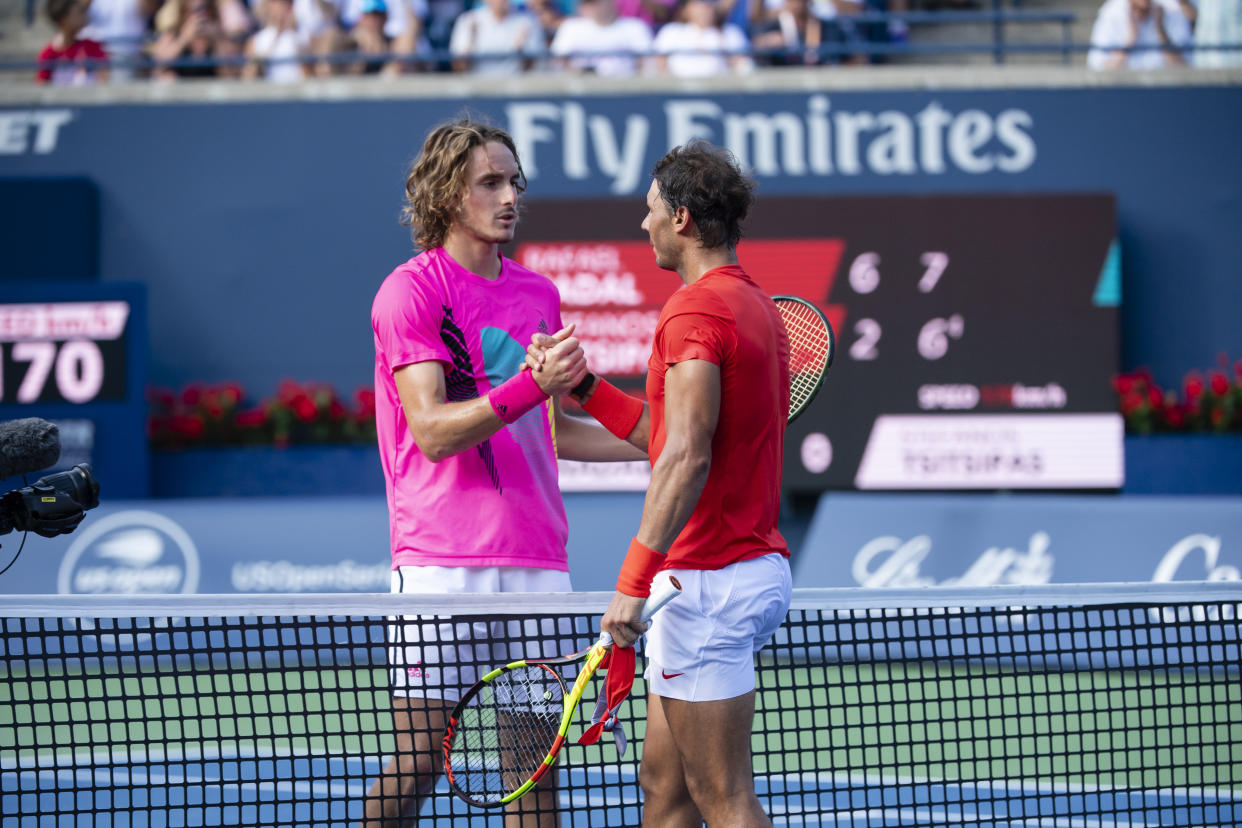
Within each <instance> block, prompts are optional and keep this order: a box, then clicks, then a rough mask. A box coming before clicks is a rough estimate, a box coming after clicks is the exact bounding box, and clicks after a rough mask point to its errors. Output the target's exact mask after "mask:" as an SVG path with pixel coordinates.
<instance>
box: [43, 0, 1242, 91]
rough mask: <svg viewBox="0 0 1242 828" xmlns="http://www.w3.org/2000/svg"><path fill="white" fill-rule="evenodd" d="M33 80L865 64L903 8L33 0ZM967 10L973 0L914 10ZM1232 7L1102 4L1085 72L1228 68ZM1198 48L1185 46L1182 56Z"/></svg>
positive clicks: (654, 1)
mask: <svg viewBox="0 0 1242 828" xmlns="http://www.w3.org/2000/svg"><path fill="white" fill-rule="evenodd" d="M45 1H46V10H47V15H48V17H49V18H50V19H51V21H52V23H53V24H54V26H55V29H56V34H55V36H54V37H53V39H52V41H51V42H50V43H48V45H47V46H46V47H45V48H44V50H43V51H42V52H41V53H40V55H39V58H38V61H39V68H38V71H37V75H36V78H37V80H38V81H39V82H42V83H53V84H60V85H81V84H90V83H99V82H103V81H106V80H113V81H116V80H129V79H135V78H148V77H149V78H154V79H156V80H158V81H177V80H184V79H192V78H243V79H256V78H264V79H266V80H267V81H269V82H272V83H293V82H297V81H299V80H301V79H303V78H305V77H310V76H317V77H323V76H332V75H350V74H354V75H360V74H382V75H401V74H406V73H414V72H462V73H475V74H483V75H514V74H517V73H521V72H531V71H550V72H577V73H593V74H597V75H607V76H613V77H624V76H629V75H635V74H671V75H676V76H681V77H702V76H711V75H720V74H726V73H740V72H746V71H749V70H750V69H752V68H753V67H754V66H756V65H760V66H764V65H766V66H794V65H801V66H805V65H815V64H847V65H856V64H866V63H871V62H875V61H877V60H878V59H879V58H877V57H876V56H875V50H874V49H871V48H868V47H869V45H870V44H873V43H876V42H881V41H898V42H900V41H903V40H904V39H905V38H906V37H907V31H906V28H905V25H904V21H903V19H902V18H901V17H900V16H898V17H889V18H887V19H884V18H883V16H879V17H878V19H879V20H880V22H878V23H877V22H876V21H877V15H876V14H874V12H883V11H888V12H892V13H894V14H897V15H900V14H901V13H902V12H906V11H909V9H910V6H909V2H910V0H45ZM924 2H925V3H926V2H948V3H949V4H950V5H951V6H956V7H959V8H961V7H968V6H970V5H973V4H975V3H976V2H977V0H924ZM1240 42H1242V0H1104V1H1103V4H1102V6H1101V7H1100V9H1099V12H1098V16H1097V18H1096V21H1095V24H1094V27H1093V30H1092V34H1091V51H1090V52H1089V53H1088V55H1087V65H1088V66H1090V67H1091V68H1093V69H1111V68H1131V69H1155V68H1161V67H1165V66H1177V65H1187V64H1190V63H1196V64H1198V65H1202V66H1225V65H1234V66H1237V65H1242V49H1239V48H1233V49H1218V50H1212V49H1210V48H1208V49H1204V48H1203V47H1204V45H1205V44H1206V45H1208V46H1210V45H1211V44H1213V43H1216V44H1221V43H1224V44H1235V46H1236V44H1239V43H1240ZM1196 45H1198V46H1199V47H1200V48H1199V49H1197V50H1196V49H1193V48H1192V47H1193V46H1196Z"/></svg>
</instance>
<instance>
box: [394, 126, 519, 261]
mask: <svg viewBox="0 0 1242 828" xmlns="http://www.w3.org/2000/svg"><path fill="white" fill-rule="evenodd" d="M491 143H499V144H503V145H504V146H506V147H508V148H509V151H510V152H512V153H513V160H514V161H516V162H517V168H518V175H519V176H521V183H520V184H519V185H518V191H519V192H521V191H523V190H525V189H526V173H525V172H523V171H522V162H521V160H520V159H519V158H518V153H517V147H516V146H514V143H513V138H512V137H510V136H509V133H507V132H505V131H504V130H502V129H500V128H498V127H494V126H491V125H490V124H485V123H481V122H479V121H473V120H470V119H468V118H466V119H462V120H458V121H452V122H450V123H447V124H441V125H440V126H438V127H436V128H435V129H433V130H432V131H431V132H430V133H429V134H428V135H427V140H426V141H424V142H423V148H422V150H421V151H420V152H419V154H418V157H417V158H415V159H414V163H413V164H412V165H411V166H410V174H409V175H408V176H407V177H406V179H405V207H404V208H403V209H402V211H401V220H402V223H403V224H408V225H410V235H411V236H413V238H414V244H415V245H417V246H418V248H419V249H421V250H431V249H433V248H436V247H440V246H442V245H443V244H444V237H445V236H447V235H448V231H449V228H450V227H452V226H453V220H454V218H455V217H456V216H457V214H458V212H459V211H460V209H461V202H462V197H463V195H464V194H465V191H466V170H467V168H468V167H469V164H470V153H471V152H472V151H473V150H474V148H475V147H481V146H484V145H486V144H491Z"/></svg>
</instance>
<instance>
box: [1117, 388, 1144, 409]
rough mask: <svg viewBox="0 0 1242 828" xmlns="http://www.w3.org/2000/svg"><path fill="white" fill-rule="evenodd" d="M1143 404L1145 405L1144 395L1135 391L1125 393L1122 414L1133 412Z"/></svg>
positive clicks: (1122, 399) (1122, 398)
mask: <svg viewBox="0 0 1242 828" xmlns="http://www.w3.org/2000/svg"><path fill="white" fill-rule="evenodd" d="M1141 405H1143V396H1142V395H1141V394H1139V393H1137V392H1135V391H1131V392H1130V393H1128V394H1123V395H1122V397H1121V413H1122V414H1132V413H1134V411H1135V410H1136V409H1138V408H1139V407H1140V406H1141Z"/></svg>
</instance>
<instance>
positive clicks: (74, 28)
mask: <svg viewBox="0 0 1242 828" xmlns="http://www.w3.org/2000/svg"><path fill="white" fill-rule="evenodd" d="M90 5H91V0H48V3H47V16H48V17H49V18H50V19H51V21H52V25H54V26H55V27H56V34H55V36H53V37H52V39H51V41H50V42H49V43H48V44H47V45H46V46H44V47H43V51H41V52H39V71H38V73H37V74H36V75H35V80H36V81H37V82H39V83H51V84H55V85H56V86H86V85H88V84H94V83H98V82H101V81H106V80H107V79H108V67H107V66H105V65H104V62H105V61H107V59H108V53H107V51H106V50H105V49H104V47H103V44H102V43H100V42H98V41H96V40H85V39H79V38H78V35H79V34H80V33H81V32H82V30H83V29H85V28H86V24H87V21H88V20H89V15H90Z"/></svg>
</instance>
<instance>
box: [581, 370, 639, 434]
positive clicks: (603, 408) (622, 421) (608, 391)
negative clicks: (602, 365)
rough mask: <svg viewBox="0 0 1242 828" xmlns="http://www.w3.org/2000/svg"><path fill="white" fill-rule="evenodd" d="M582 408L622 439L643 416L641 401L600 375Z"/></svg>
mask: <svg viewBox="0 0 1242 828" xmlns="http://www.w3.org/2000/svg"><path fill="white" fill-rule="evenodd" d="M582 410H583V411H585V412H586V413H588V414H590V415H591V416H592V417H594V418H595V419H597V420H599V423H600V425H602V426H603V427H604V428H606V429H608V430H609V431H611V432H612V433H613V434H615V435H617V436H618V437H620V438H621V439H622V440H624V439H625V438H626V437H629V436H630V432H631V431H633V430H634V426H636V425H638V420H639V418H641V417H642V416H643V401H642V400H640V399H638V398H637V397H631V396H630V395H629V394H627V393H625V392H624V391H622V390H621V389H620V388H618V387H617V386H615V385H613V384H612V383H610V382H609V381H608V380H606V379H603V378H602V377H601V378H600V381H599V385H598V386H596V388H595V393H594V394H592V395H591V399H589V400H587V401H586V402H585V403H584V404H583V405H582Z"/></svg>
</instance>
